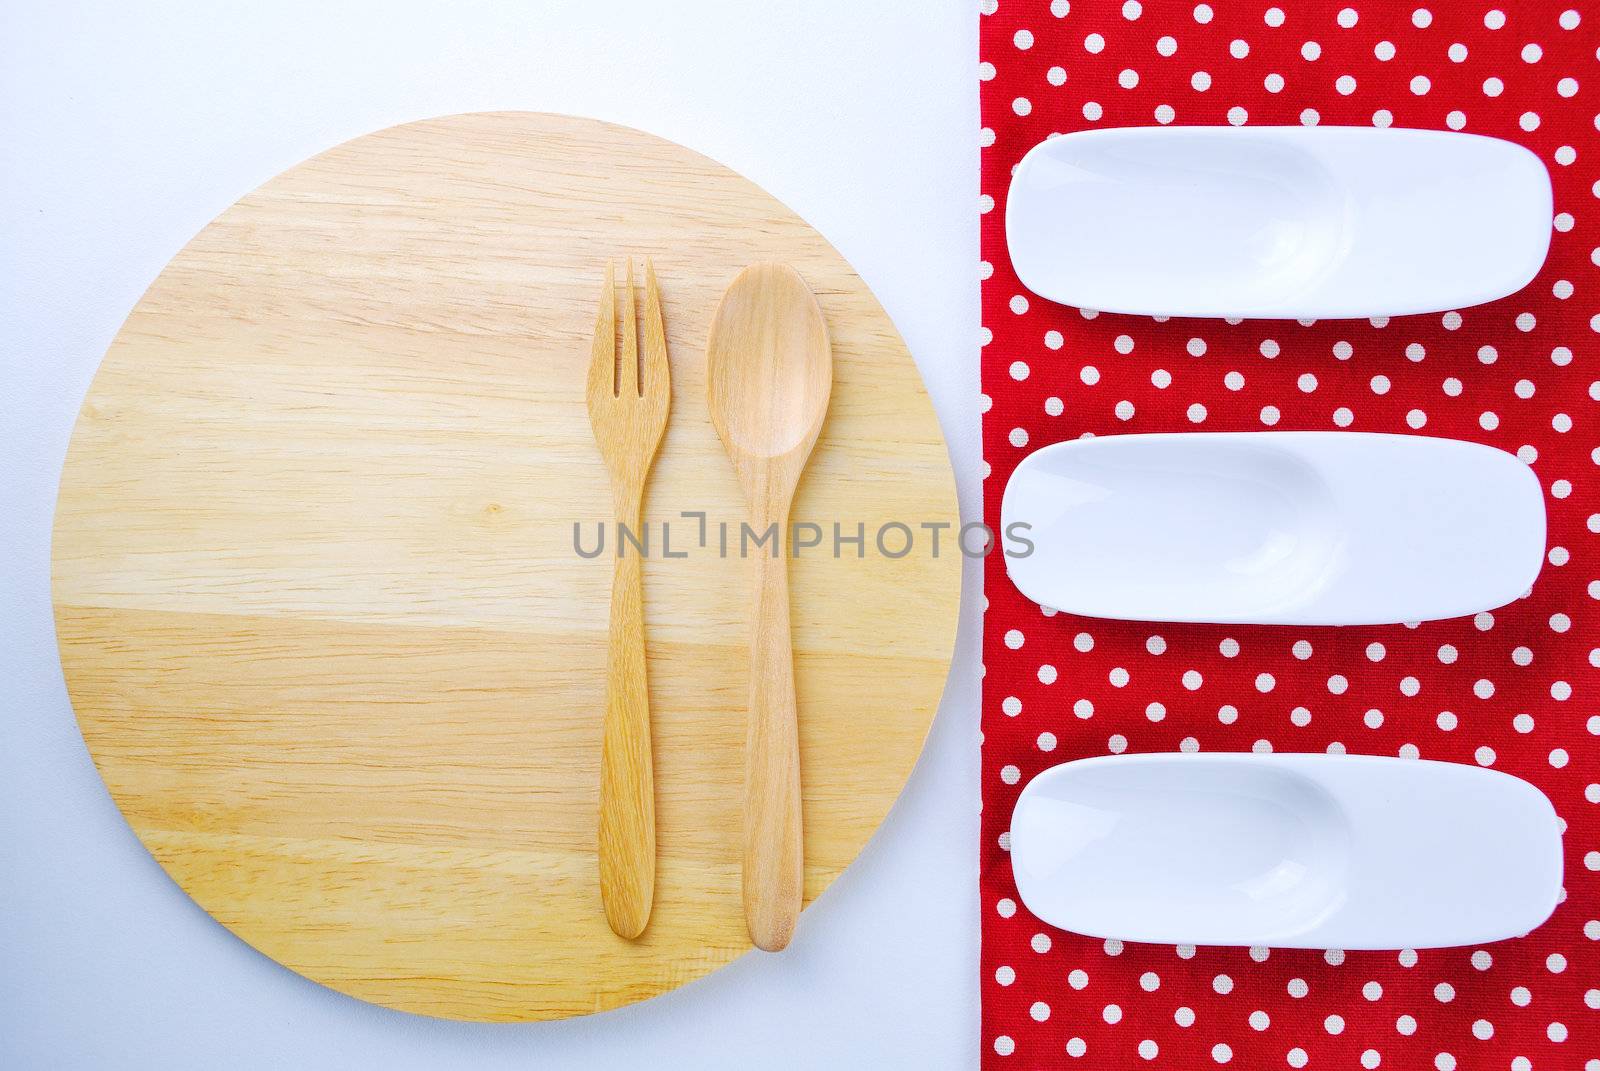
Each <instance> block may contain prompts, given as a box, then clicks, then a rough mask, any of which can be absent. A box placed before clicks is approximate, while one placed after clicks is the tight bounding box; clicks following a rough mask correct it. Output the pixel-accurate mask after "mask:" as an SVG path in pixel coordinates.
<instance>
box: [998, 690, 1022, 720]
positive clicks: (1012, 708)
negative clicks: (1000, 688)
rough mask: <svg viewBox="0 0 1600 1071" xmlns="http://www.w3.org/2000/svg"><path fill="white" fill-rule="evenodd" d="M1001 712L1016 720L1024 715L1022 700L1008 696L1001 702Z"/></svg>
mask: <svg viewBox="0 0 1600 1071" xmlns="http://www.w3.org/2000/svg"><path fill="white" fill-rule="evenodd" d="M1000 710H1001V712H1002V713H1004V714H1005V715H1006V717H1008V718H1014V717H1016V716H1017V715H1018V714H1021V713H1022V700H1020V699H1018V698H1017V697H1016V696H1014V695H1008V696H1006V697H1005V699H1003V700H1001V702H1000Z"/></svg>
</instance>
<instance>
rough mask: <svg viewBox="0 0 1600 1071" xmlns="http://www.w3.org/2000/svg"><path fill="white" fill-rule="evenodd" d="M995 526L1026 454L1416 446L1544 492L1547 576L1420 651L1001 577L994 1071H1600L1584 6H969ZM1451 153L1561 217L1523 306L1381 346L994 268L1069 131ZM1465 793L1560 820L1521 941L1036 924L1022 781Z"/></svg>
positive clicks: (996, 638) (1590, 41)
mask: <svg viewBox="0 0 1600 1071" xmlns="http://www.w3.org/2000/svg"><path fill="white" fill-rule="evenodd" d="M981 9H982V12H983V14H982V31H981V55H980V57H979V59H980V65H979V71H978V76H979V78H980V80H981V94H982V104H983V116H984V128H983V130H982V133H981V144H982V146H983V149H982V152H983V188H982V191H981V201H980V210H981V211H982V213H983V217H982V230H983V258H984V259H983V264H982V265H981V269H980V271H981V274H982V277H983V284H982V285H983V323H984V327H983V332H982V340H981V341H982V343H983V390H984V396H983V400H982V404H983V405H984V407H985V416H984V432H983V435H984V452H985V457H986V459H987V465H988V469H987V473H988V474H987V477H986V485H985V499H984V501H985V514H986V519H987V521H988V522H989V524H990V525H991V526H997V525H998V521H999V509H1000V496H1001V493H1002V491H1003V490H1004V487H1005V482H1006V480H1007V478H1008V477H1009V476H1010V474H1011V471H1012V469H1013V468H1014V467H1015V465H1016V464H1017V463H1018V462H1019V461H1020V460H1021V459H1022V458H1023V457H1025V456H1026V455H1027V454H1028V453H1029V452H1030V451H1031V450H1034V449H1037V448H1038V447H1041V446H1044V445H1046V444H1048V443H1053V442H1057V441H1060V440H1063V439H1070V438H1074V437H1077V436H1081V435H1085V434H1096V435H1113V434H1124V433H1132V432H1156V431H1178V430H1191V431H1240V430H1264V429H1267V428H1276V429H1280V430H1291V429H1295V430H1328V431H1331V430H1335V429H1340V428H1349V429H1351V430H1356V431H1380V432H1408V431H1410V432H1417V433H1422V434H1428V435H1441V436H1449V437H1452V438H1459V439H1471V440H1475V441H1478V442H1483V443H1488V444H1490V445H1492V446H1496V447H1499V448H1500V449H1503V450H1507V451H1510V452H1513V453H1515V454H1516V455H1517V456H1518V457H1520V458H1521V459H1522V460H1523V461H1525V462H1526V463H1527V464H1529V465H1530V466H1532V468H1533V471H1534V472H1535V473H1536V474H1537V475H1538V477H1539V481H1540V483H1541V485H1542V486H1543V487H1544V489H1545V492H1546V507H1547V509H1548V513H1549V548H1548V556H1547V560H1546V562H1545V565H1544V569H1543V572H1542V574H1541V575H1540V577H1539V579H1538V581H1537V582H1536V583H1535V584H1534V586H1533V590H1532V592H1531V593H1530V594H1528V595H1527V596H1526V597H1524V598H1522V599H1519V600H1517V601H1516V602H1514V603H1513V604H1511V605H1509V606H1505V607H1502V608H1499V609H1496V610H1495V611H1493V612H1492V613H1483V614H1479V615H1477V616H1476V617H1471V618H1460V619H1454V620H1449V621H1436V622H1428V623H1425V624H1421V625H1417V626H1402V625H1394V626H1382V627H1351V628H1343V629H1337V628H1312V627H1247V626H1210V625H1177V624H1148V623H1136V622H1117V621H1104V620H1097V619H1089V618H1075V617H1071V616H1070V615H1067V614H1051V613H1049V612H1046V611H1042V610H1041V609H1040V608H1039V607H1038V606H1036V605H1034V604H1033V603H1031V602H1029V601H1028V600H1027V599H1025V598H1023V597H1022V596H1021V595H1020V594H1019V593H1018V592H1017V591H1016V589H1015V588H1014V587H1012V586H1011V584H1010V582H1009V581H1008V580H1007V579H1006V576H1005V566H1004V564H1003V562H1002V561H1001V559H1000V557H999V556H998V555H996V556H992V557H991V558H990V559H989V561H988V562H987V566H986V568H987V575H986V578H985V588H986V594H987V598H988V611H987V616H986V620H985V626H984V655H985V657H984V662H985V667H986V670H985V679H984V688H983V691H984V698H983V718H982V721H983V734H984V744H983V774H982V776H983V842H982V845H981V848H980V864H981V887H982V911H983V919H982V927H983V955H982V971H983V977H982V979H981V984H982V995H983V1038H982V1051H983V1061H984V1065H985V1066H986V1067H990V1068H1013V1067H1015V1068H1040V1067H1074V1066H1083V1067H1086V1068H1094V1069H1096V1071H1117V1069H1121V1068H1144V1067H1156V1068H1181V1069H1184V1071H1195V1069H1201V1071H1203V1069H1205V1068H1215V1067H1218V1066H1221V1065H1230V1066H1232V1067H1235V1068H1245V1069H1249V1071H1256V1069H1262V1068H1283V1067H1288V1068H1301V1067H1307V1068H1313V1069H1316V1071H1321V1069H1324V1068H1329V1069H1332V1068H1349V1069H1355V1068H1365V1069H1369V1071H1370V1069H1372V1068H1394V1069H1399V1071H1428V1069H1444V1071H1449V1069H1452V1068H1456V1069H1462V1071H1476V1069H1479V1068H1483V1069H1504V1071H1530V1069H1532V1071H1579V1069H1585V1071H1600V649H1597V648H1600V635H1597V632H1600V467H1597V466H1600V447H1597V445H1596V444H1597V443H1600V434H1597V416H1600V333H1597V332H1600V315H1597V313H1600V200H1597V198H1600V135H1597V123H1600V119H1597V113H1600V57H1597V51H1596V50H1597V45H1600V7H1597V6H1595V5H1593V4H1589V3H1586V2H1584V3H1580V2H1578V0H1566V2H1561V0H1557V2H1555V3H1517V4H1510V3H1493V2H1490V3H1485V2H1482V0H1469V2H1457V0H1451V2H1445V0H1431V2H1429V3H1428V4H1427V5H1426V6H1419V5H1418V4H1417V3H1416V2H1414V0H1413V2H1407V3H1389V2H1385V3H1381V4H1380V3H1367V2H1361V3H1341V2H1338V0H1310V2H1306V0H1278V2H1276V3H1273V2H1262V0H1243V2H1238V3H1235V2H1231V0H1217V2H1214V3H1211V4H1204V3H1202V4H1198V5H1197V4H1194V3H1192V2H1187V0H1185V2H1171V0H1126V2H1123V0H1070V2H1069V0H1053V2H1052V0H982V4H981ZM1169 123H1170V124H1180V125H1181V124H1195V125H1204V124H1217V125H1221V124H1229V123H1231V124H1261V125H1293V124H1319V123H1320V124H1339V125H1351V126H1380V127H1382V126H1394V127H1420V128H1433V129H1444V130H1464V131H1468V132H1470V133H1476V134H1489V135H1493V136H1496V137H1501V138H1508V139H1510V140H1513V141H1517V142H1520V143H1521V144H1523V145H1526V146H1527V147H1528V148H1530V149H1532V150H1533V151H1534V152H1536V153H1537V154H1538V155H1539V157H1540V158H1541V159H1542V160H1544V161H1545V163H1546V165H1547V166H1548V167H1549V170H1550V174H1551V178H1552V180H1553V182H1554V185H1555V217H1554V220H1553V228H1554V229H1553V232H1552V242H1551V247H1550V257H1549V260H1548V261H1547V262H1546V264H1545V267H1544V270H1543V271H1541V272H1540V273H1539V276H1538V278H1537V279H1536V280H1535V281H1534V282H1533V283H1532V284H1531V285H1529V286H1528V287H1527V288H1526V289H1525V290H1523V291H1521V292H1520V293H1518V294H1515V295H1513V296H1511V297H1509V298H1506V299H1504V300H1501V301H1496V302H1493V303H1491V304H1487V305H1480V306H1475V307H1472V308H1466V309H1460V310H1457V311H1451V312H1446V313H1443V314H1438V315H1428V316H1407V317H1395V318H1392V319H1387V320H1384V319H1378V320H1372V321H1368V320H1324V321H1319V322H1313V323H1302V322H1296V321H1282V320H1245V321H1238V322H1230V321H1221V320H1194V319H1170V320H1165V321H1158V320H1152V319H1151V318H1149V317H1136V316H1119V315H1111V314H1097V313H1095V312H1094V311H1092V310H1079V309H1075V308H1068V307H1064V306H1061V305H1057V304H1054V303H1052V302H1049V301H1046V300H1044V299H1042V298H1040V297H1037V296H1035V295H1032V294H1030V293H1028V292H1027V291H1026V290H1025V289H1024V288H1023V287H1022V286H1021V285H1020V284H1019V283H1018V282H1017V280H1016V277H1015V275H1014V274H1013V272H1012V270H1011V267H1010V262H1009V260H1008V258H1007V256H1006V247H1005V228H1004V212H1005V197H1006V187H1007V184H1008V182H1009V179H1010V174H1011V169H1012V167H1013V166H1014V165H1015V164H1016V162H1017V161H1018V160H1020V159H1021V158H1022V155H1023V154H1024V153H1025V152H1026V151H1027V150H1028V149H1029V148H1031V147H1032V146H1033V145H1034V144H1036V143H1037V142H1039V141H1041V140H1043V139H1044V138H1045V137H1047V136H1049V135H1050V134H1052V133H1057V132H1059V133H1068V132H1071V131H1075V130H1083V129H1089V128H1096V127H1106V126H1133V125H1156V124H1169ZM1269 749H1270V750H1273V751H1280V752H1322V751H1327V752H1348V753H1364V754H1375V755H1398V756H1410V757H1424V758H1429V759H1442V760H1447V761H1451V762H1462V763H1476V764H1479V765H1483V766H1489V767H1492V768H1494V769H1497V770H1503V771H1505V772H1507V773H1512V774H1515V775H1517V776H1519V777H1523V778H1526V779H1528V780H1529V781H1532V782H1533V783H1535V784H1537V785H1538V786H1539V787H1540V788H1541V789H1543V790H1544V791H1545V793H1546V794H1547V795H1548V796H1549V797H1550V799H1551V800H1552V801H1553V802H1554V804H1555V807H1556V810H1557V811H1558V812H1559V813H1560V815H1561V817H1562V818H1563V820H1564V821H1565V823H1566V834H1565V863H1566V880H1565V883H1564V884H1565V890H1566V893H1565V899H1564V902H1563V903H1562V904H1561V906H1560V907H1559V908H1558V909H1557V910H1556V913H1555V915H1554V917H1552V918H1551V919H1550V921H1549V922H1548V923H1546V924H1545V925H1544V926H1542V927H1540V928H1539V929H1538V930H1536V931H1535V932H1534V933H1532V934H1530V935H1529V936H1527V937H1525V938H1521V939H1518V940H1512V941H1503V942H1498V943H1494V944H1490V945H1485V946H1482V947H1467V948H1452V949H1435V950H1423V951H1413V950H1405V951H1400V952H1344V951H1341V950H1338V949H1332V950H1328V951H1326V952H1324V951H1302V950H1286V949H1271V950H1268V949H1265V948H1254V949H1243V948H1192V947H1187V946H1180V947H1176V948H1174V947H1172V946H1158V945H1135V944H1122V943H1120V942H1117V941H1098V940H1093V939H1089V938H1085V937H1081V936H1078V935H1075V934H1071V933H1066V932H1064V931H1061V930H1057V929H1054V928H1053V927H1050V926H1048V925H1045V924H1044V923H1042V922H1040V921H1039V920H1037V919H1035V918H1033V917H1032V916H1031V915H1030V914H1029V912H1028V911H1027V909H1026V908H1024V907H1023V906H1021V904H1020V902H1019V901H1018V899H1017V894H1016V887H1015V884H1014V882H1013V879H1012V873H1011V865H1010V860H1009V858H1008V856H1007V845H1006V840H1005V830H1006V828H1007V826H1008V824H1009V821H1010V816H1011V809H1012V806H1013V804H1014V803H1015V801H1016V797H1017V794H1018V793H1019V792H1020V791H1021V789H1022V786H1023V785H1025V784H1027V782H1028V780H1029V779H1030V778H1032V777H1033V776H1034V775H1035V774H1037V773H1039V772H1040V771H1041V770H1044V769H1046V768H1048V767H1050V766H1053V765H1055V764H1057V763H1060V762H1065V761H1067V760H1070V759H1076V758H1083V757H1086V756H1090V755H1102V754H1106V753H1108V752H1111V753H1116V752H1140V751H1180V750H1181V751H1196V750H1203V751H1252V750H1254V751H1266V750H1269Z"/></svg>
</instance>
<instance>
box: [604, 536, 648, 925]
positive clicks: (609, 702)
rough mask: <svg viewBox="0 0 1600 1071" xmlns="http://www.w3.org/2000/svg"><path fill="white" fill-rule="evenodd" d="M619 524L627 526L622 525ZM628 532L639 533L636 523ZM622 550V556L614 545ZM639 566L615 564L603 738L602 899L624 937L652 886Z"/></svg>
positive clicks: (631, 555)
mask: <svg viewBox="0 0 1600 1071" xmlns="http://www.w3.org/2000/svg"><path fill="white" fill-rule="evenodd" d="M623 523H628V522H626V521H624V522H623ZM631 528H632V530H633V531H638V518H637V516H635V517H634V518H633V519H632V525H631ZM618 549H619V550H620V549H622V548H621V545H620V544H619V548H618ZM642 574H643V563H642V561H641V560H640V555H639V553H638V550H637V548H634V547H629V548H628V549H627V551H626V553H625V554H624V555H623V556H621V557H618V558H617V559H616V568H615V571H614V572H613V573H612V578H611V629H610V645H609V648H608V651H607V656H606V714H605V735H604V738H603V740H602V743H601V748H600V845H599V848H600V899H601V902H602V903H603V904H604V905H605V912H606V921H607V922H609V923H610V924H611V928H612V929H613V930H615V931H616V932H617V933H618V934H620V935H621V936H623V937H628V938H633V937H637V936H639V935H640V934H641V933H643V932H644V928H645V925H646V924H647V923H648V922H649V921H650V906H651V902H652V900H653V899H654V896H655V882H656V813H655V812H656V806H655V775H654V771H653V763H652V761H651V757H650V697H649V690H648V688H647V684H646V678H645V654H644V596H643V583H642V581H643V575H642Z"/></svg>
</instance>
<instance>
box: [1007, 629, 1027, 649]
mask: <svg viewBox="0 0 1600 1071" xmlns="http://www.w3.org/2000/svg"><path fill="white" fill-rule="evenodd" d="M1022 643H1023V639H1022V632H1021V631H1020V630H1019V629H1011V630H1010V631H1008V632H1007V633H1006V646H1007V647H1009V648H1011V649H1012V650H1013V651H1015V650H1017V649H1018V648H1020V647H1021V646H1022Z"/></svg>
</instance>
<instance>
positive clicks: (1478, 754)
mask: <svg viewBox="0 0 1600 1071" xmlns="http://www.w3.org/2000/svg"><path fill="white" fill-rule="evenodd" d="M1472 757H1473V758H1474V759H1475V760H1476V761H1477V763H1478V765H1479V766H1493V765H1494V760H1495V754H1494V748H1492V747H1488V746H1487V745H1486V746H1484V747H1480V748H1479V749H1478V750H1477V751H1474V752H1473V753H1472Z"/></svg>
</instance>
